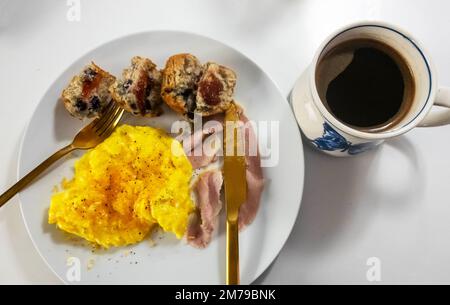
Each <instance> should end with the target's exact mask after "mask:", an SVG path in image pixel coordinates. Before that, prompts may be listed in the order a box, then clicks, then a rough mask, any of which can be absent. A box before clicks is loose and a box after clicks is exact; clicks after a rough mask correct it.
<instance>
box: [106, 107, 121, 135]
mask: <svg viewBox="0 0 450 305" xmlns="http://www.w3.org/2000/svg"><path fill="white" fill-rule="evenodd" d="M123 113H124V110H123V109H120V110H119V112H118V113H117V114H116V115H115V117H114V120H112V122H111V123H110V124H109V125H108V126H107V128H105V129H104V130H103V131H102V132H101V133H100V136H101V137H105V138H106V137H108V136H109V135H110V134H111V133H112V132H113V131H114V129H115V128H116V126H117V124H119V122H120V119H121V118H122V115H123Z"/></svg>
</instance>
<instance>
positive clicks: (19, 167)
mask: <svg viewBox="0 0 450 305" xmlns="http://www.w3.org/2000/svg"><path fill="white" fill-rule="evenodd" d="M152 33H171V34H182V35H191V36H197V37H199V38H201V39H207V40H211V41H214V42H216V43H219V44H221V45H223V46H225V47H227V48H229V49H231V50H232V51H234V52H236V53H237V54H239V55H240V56H242V57H243V58H245V59H246V60H248V61H250V62H251V63H252V64H253V65H255V66H256V67H257V68H258V69H259V70H260V71H262V72H263V73H264V75H265V76H266V77H267V78H268V79H269V81H270V82H271V83H272V84H273V85H274V86H275V89H276V91H277V92H278V94H279V95H280V96H281V97H282V98H283V100H284V102H285V103H286V104H287V105H286V106H287V107H288V109H289V110H290V111H289V116H291V119H292V120H293V122H294V123H295V125H296V127H297V129H296V132H295V133H296V134H297V135H298V139H299V144H300V147H299V150H300V156H298V157H299V159H298V160H299V161H300V164H301V166H302V171H301V172H300V173H298V175H299V177H300V178H301V179H300V180H301V184H300V185H299V189H298V193H299V198H298V200H299V203H298V205H297V208H296V213H295V215H296V216H295V218H293V220H292V223H291V224H290V226H289V227H290V228H289V233H288V234H286V237H285V239H284V240H283V241H282V243H281V244H280V247H279V249H277V250H276V251H274V253H273V254H272V255H270V259H269V263H268V264H267V265H266V266H265V267H264V268H261V270H259V271H257V272H256V273H255V278H254V279H253V280H252V281H251V282H250V283H249V284H252V283H254V282H255V281H256V280H257V279H259V278H260V277H261V275H262V274H263V273H264V272H266V271H267V270H268V269H269V267H270V266H271V265H272V264H273V263H274V262H275V260H276V259H277V257H278V255H279V254H280V252H281V251H282V250H283V248H284V247H285V245H286V242H287V241H288V239H289V237H290V235H291V234H292V230H293V228H294V226H295V224H296V222H297V219H298V217H299V214H300V207H301V205H302V200H303V194H304V192H303V191H304V185H305V154H304V148H303V140H302V135H301V132H300V127H299V126H298V123H297V121H296V119H295V116H294V113H293V111H292V107H291V104H290V103H289V100H288V98H287V97H285V96H284V95H283V93H282V91H281V89H280V87H279V85H278V83H277V82H276V81H275V80H274V79H273V78H272V76H271V75H270V74H269V73H267V72H266V71H265V70H264V69H263V68H262V67H261V66H260V65H259V64H258V63H256V62H255V61H254V60H253V59H251V58H250V57H249V56H247V55H246V54H245V53H243V52H242V51H240V50H239V49H237V48H235V47H234V46H232V45H230V44H228V43H225V42H223V41H221V40H218V39H215V38H212V37H210V36H208V35H204V34H199V33H196V32H192V31H184V30H173V29H166V30H164V29H154V30H144V31H137V32H132V33H128V34H124V35H120V36H117V37H114V38H112V39H109V40H106V41H102V42H101V43H99V44H96V45H95V46H94V47H92V48H90V49H89V50H88V51H86V52H84V53H82V54H81V55H80V56H77V57H76V58H75V60H73V61H72V62H71V63H70V64H69V65H68V66H66V67H65V68H64V69H63V70H62V71H61V72H60V73H58V75H57V77H56V78H55V79H54V80H53V81H52V82H51V83H50V85H49V86H47V89H46V90H45V91H44V93H43V94H42V96H41V97H40V99H39V102H38V103H37V105H36V107H35V108H34V110H33V112H32V114H31V116H30V117H29V119H28V121H27V124H26V126H25V129H24V132H23V134H22V137H21V140H20V145H19V154H18V159H17V170H16V181H18V180H19V179H20V178H21V175H20V172H21V170H22V167H23V165H22V157H23V156H22V155H23V147H24V144H25V138H26V137H27V134H28V132H29V128H30V125H31V122H32V120H33V118H34V117H35V115H36V112H37V110H38V109H39V107H40V105H41V104H42V103H43V100H44V97H45V96H46V95H47V93H48V92H49V90H50V89H51V88H52V87H53V86H54V84H55V83H56V82H57V80H58V79H59V77H60V76H61V75H63V74H64V73H65V72H66V71H67V70H69V69H70V67H71V66H72V65H73V64H74V63H75V62H77V61H79V60H80V59H81V58H83V57H85V56H86V55H88V54H89V53H91V52H93V51H94V50H96V49H98V48H100V47H102V46H103V45H106V44H109V43H113V42H116V41H119V40H121V39H124V38H129V37H130V36H139V35H152ZM17 197H18V200H19V206H20V214H21V218H22V221H23V223H24V225H25V228H26V231H27V234H28V237H29V238H30V240H31V242H32V244H33V247H34V249H35V251H36V252H37V253H38V254H39V256H40V257H41V259H42V260H43V261H44V263H45V265H46V266H47V268H48V269H49V270H51V272H52V273H53V274H54V275H55V276H56V278H58V279H59V280H60V281H61V283H62V284H66V285H69V284H70V283H68V282H67V281H66V280H65V279H64V278H62V277H61V276H60V275H59V274H58V273H57V272H56V270H54V268H53V267H52V266H51V265H50V263H49V262H48V261H47V259H46V258H45V257H44V255H43V254H42V252H41V251H40V250H39V247H38V246H37V244H36V241H35V240H34V238H33V236H32V234H31V231H30V228H29V227H28V223H27V221H26V218H25V215H24V210H23V202H22V197H21V192H19V193H18V194H17ZM99 284H100V283H99Z"/></svg>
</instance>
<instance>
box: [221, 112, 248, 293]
mask: <svg viewBox="0 0 450 305" xmlns="http://www.w3.org/2000/svg"><path fill="white" fill-rule="evenodd" d="M238 122H239V111H238V109H237V107H236V106H235V105H234V104H233V105H232V106H231V107H230V108H229V109H228V110H227V112H226V114H225V130H224V164H223V177H224V186H225V206H226V213H227V255H226V259H227V261H226V274H227V278H226V283H227V285H238V284H239V228H238V218H239V208H240V206H241V204H243V203H244V202H245V201H246V197H247V180H246V164H245V156H244V154H243V153H242V152H243V151H244V150H243V147H239V149H238V145H243V141H242V140H243V135H242V136H241V137H240V138H239V139H238V134H239V132H238V125H237V123H238ZM242 132H243V131H242Z"/></svg>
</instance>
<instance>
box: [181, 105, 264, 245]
mask: <svg viewBox="0 0 450 305" xmlns="http://www.w3.org/2000/svg"><path fill="white" fill-rule="evenodd" d="M213 120H214V121H215V122H218V124H216V125H211V124H209V125H210V128H204V129H203V130H199V131H196V132H194V133H193V134H192V135H190V136H189V137H188V138H186V139H185V140H184V141H183V146H184V149H185V152H186V154H187V155H188V158H189V160H190V162H191V164H192V166H193V168H194V169H199V168H202V167H205V166H208V165H209V164H211V163H212V162H214V161H215V160H216V158H217V152H218V151H219V149H222V147H217V151H215V152H214V153H213V154H205V153H203V148H202V147H203V144H204V143H205V142H206V141H208V138H209V137H212V136H214V135H219V136H220V139H222V134H221V133H222V132H223V120H224V116H223V115H222V116H214V118H211V119H210V120H209V122H211V121H213ZM241 121H242V122H243V123H244V124H247V123H248V122H249V120H248V118H247V117H246V116H245V115H243V114H241ZM211 126H212V127H211ZM245 126H247V127H248V128H245V132H243V133H241V134H242V135H243V136H244V143H245V147H246V149H245V160H246V165H247V171H246V178H247V201H246V202H245V203H243V204H242V205H241V208H240V211H239V229H240V230H242V229H244V228H245V227H246V226H248V225H249V224H251V223H252V222H253V220H254V219H255V217H256V214H257V213H258V210H259V205H260V201H261V195H262V192H263V189H264V175H263V170H262V168H261V158H260V155H259V151H258V149H256V150H253V151H252V150H251V149H250V147H251V145H252V144H257V142H256V141H257V138H256V134H255V132H254V130H253V128H252V126H251V125H249V124H247V125H245ZM256 147H257V146H256ZM195 149H197V153H195ZM199 152H200V155H199ZM222 183H223V181H222V173H221V172H220V171H219V170H213V171H207V172H205V173H203V174H201V175H200V177H199V178H198V181H197V183H196V184H195V186H194V192H195V194H196V197H197V208H198V213H197V214H193V215H191V218H190V220H189V225H188V230H187V239H188V242H189V244H191V245H193V246H195V247H198V248H204V247H206V246H207V245H208V244H209V242H210V241H211V237H212V234H213V231H214V230H215V228H216V227H217V223H218V215H219V213H220V211H221V209H222V203H221V201H220V190H221V188H222Z"/></svg>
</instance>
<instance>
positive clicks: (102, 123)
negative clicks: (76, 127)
mask: <svg viewBox="0 0 450 305" xmlns="http://www.w3.org/2000/svg"><path fill="white" fill-rule="evenodd" d="M119 109H120V106H119V105H117V104H116V103H114V105H113V107H111V109H108V111H107V112H105V113H104V114H103V115H102V116H101V118H100V120H99V121H98V122H97V124H95V125H94V126H93V127H94V130H95V131H96V132H97V131H98V130H100V129H102V128H103V126H105V125H106V124H107V123H108V121H109V120H110V119H111V118H112V117H113V116H114V114H115V113H116V112H117V111H118V110H119Z"/></svg>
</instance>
